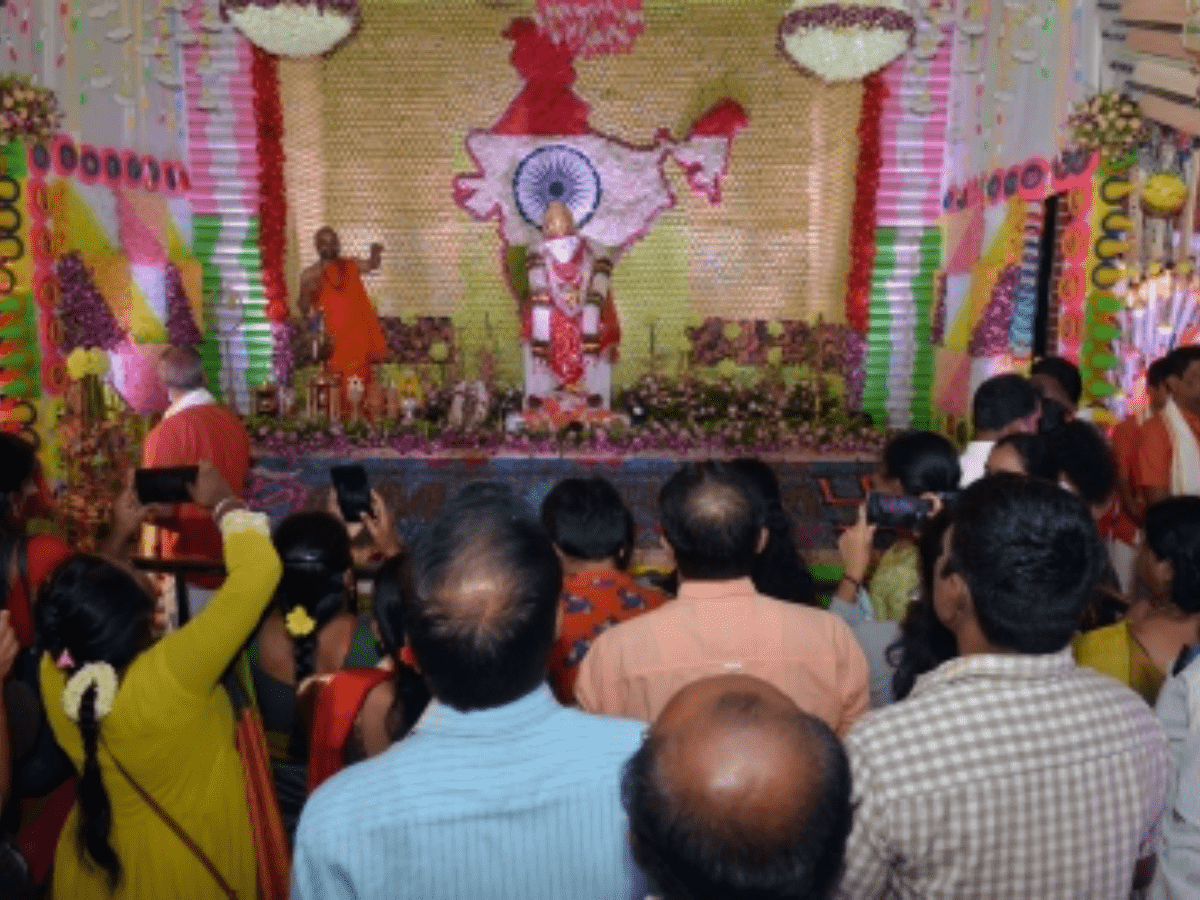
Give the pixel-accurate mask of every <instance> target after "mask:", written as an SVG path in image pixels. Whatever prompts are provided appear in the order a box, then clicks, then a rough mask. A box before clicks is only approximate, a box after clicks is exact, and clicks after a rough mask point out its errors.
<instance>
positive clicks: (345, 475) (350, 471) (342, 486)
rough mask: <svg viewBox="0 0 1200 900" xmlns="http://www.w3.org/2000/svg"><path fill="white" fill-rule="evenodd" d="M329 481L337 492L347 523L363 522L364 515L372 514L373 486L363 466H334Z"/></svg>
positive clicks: (343, 516)
mask: <svg viewBox="0 0 1200 900" xmlns="http://www.w3.org/2000/svg"><path fill="white" fill-rule="evenodd" d="M329 480H330V481H332V482H333V489H334V490H335V491H337V501H338V508H339V509H340V510H341V511H342V518H343V519H345V520H346V521H347V522H360V521H362V516H363V513H367V514H368V515H369V514H370V512H371V485H370V483H369V482H368V481H367V470H366V468H364V467H363V466H361V465H358V464H350V465H345V466H332V467H330V469H329Z"/></svg>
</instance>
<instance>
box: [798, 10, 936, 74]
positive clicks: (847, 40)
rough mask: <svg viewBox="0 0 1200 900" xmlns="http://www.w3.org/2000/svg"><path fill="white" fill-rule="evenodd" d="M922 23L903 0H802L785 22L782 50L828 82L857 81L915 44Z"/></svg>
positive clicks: (805, 70)
mask: <svg viewBox="0 0 1200 900" xmlns="http://www.w3.org/2000/svg"><path fill="white" fill-rule="evenodd" d="M915 33H916V22H915V21H914V20H913V17H912V15H911V14H910V13H909V11H908V8H907V6H906V5H905V4H904V2H903V0H865V2H857V0H856V2H844V0H843V2H838V3H829V2H825V0H796V2H795V3H793V4H792V7H791V9H790V10H789V11H788V13H787V14H786V15H785V16H784V17H783V20H782V21H781V22H780V23H779V40H778V46H779V51H780V52H781V53H782V54H783V55H784V56H786V57H787V58H788V59H790V60H791V61H792V62H794V63H795V64H796V65H797V66H799V67H800V69H801V71H803V72H805V73H806V74H812V75H816V76H817V77H818V78H820V79H822V80H823V81H857V80H858V79H859V78H862V77H864V76H866V75H870V74H871V73H872V72H875V71H878V70H879V69H882V68H883V67H884V66H886V65H887V64H888V63H890V62H891V61H892V60H893V59H895V58H896V57H898V56H899V55H900V54H902V53H903V52H904V51H905V50H907V49H908V47H909V46H910V45H911V43H912V40H913V36H914V34H915Z"/></svg>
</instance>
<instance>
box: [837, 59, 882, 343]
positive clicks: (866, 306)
mask: <svg viewBox="0 0 1200 900" xmlns="http://www.w3.org/2000/svg"><path fill="white" fill-rule="evenodd" d="M887 94H888V90H887V87H886V85H884V83H883V74H882V73H881V72H873V73H872V74H870V75H868V76H867V77H866V78H864V79H863V97H862V112H861V113H860V115H859V118H858V165H857V168H856V171H855V173H854V212H853V215H852V217H851V225H850V229H851V231H850V274H849V276H848V277H847V279H846V322H847V323H849V325H850V327H851V328H853V329H855V330H856V331H861V332H866V330H867V328H868V326H869V325H870V318H871V317H870V305H871V270H872V269H873V268H874V265H875V219H876V198H877V195H878V194H879V170H880V168H881V167H882V163H883V153H882V148H881V132H882V124H881V123H882V120H883V101H884V100H885V99H886V98H887Z"/></svg>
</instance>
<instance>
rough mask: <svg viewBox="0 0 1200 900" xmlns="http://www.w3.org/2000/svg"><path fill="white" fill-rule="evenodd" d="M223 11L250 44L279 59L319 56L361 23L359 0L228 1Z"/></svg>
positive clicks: (224, 3) (225, 1)
mask: <svg viewBox="0 0 1200 900" xmlns="http://www.w3.org/2000/svg"><path fill="white" fill-rule="evenodd" d="M222 12H223V13H224V14H225V16H226V17H227V18H228V19H229V21H230V22H232V23H233V24H234V27H236V28H237V29H238V30H239V31H240V32H242V34H244V35H245V36H246V38H247V40H249V41H250V43H252V44H254V45H255V46H256V47H260V48H261V49H263V50H266V51H267V52H268V53H274V54H275V55H276V56H319V55H320V54H322V53H328V52H329V51H330V50H332V49H333V48H334V47H336V46H337V45H338V44H340V43H341V42H342V41H344V40H345V39H346V38H347V37H348V36H349V35H350V32H352V31H353V30H354V28H355V26H356V25H357V24H358V19H359V9H358V2H357V0H224V2H223V3H222Z"/></svg>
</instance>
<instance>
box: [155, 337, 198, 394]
mask: <svg viewBox="0 0 1200 900" xmlns="http://www.w3.org/2000/svg"><path fill="white" fill-rule="evenodd" d="M158 377H159V380H160V381H162V383H163V386H164V387H165V388H166V389H167V391H168V392H170V393H172V394H184V393H187V392H188V391H194V390H196V389H197V388H202V387H204V360H203V359H201V358H200V354H199V353H198V352H197V351H196V350H195V349H194V348H192V347H168V348H167V349H166V350H164V351H163V352H162V356H160V357H159V358H158Z"/></svg>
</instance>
